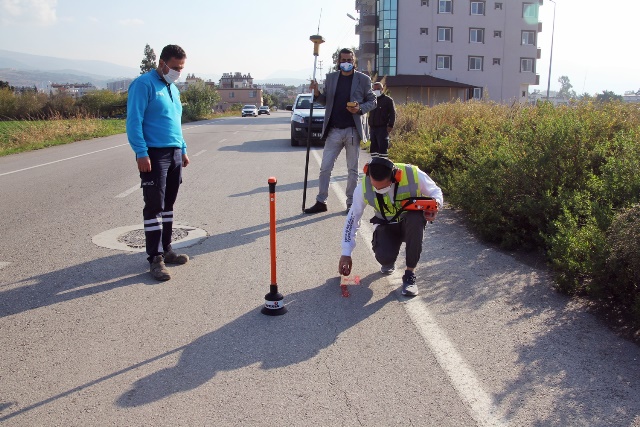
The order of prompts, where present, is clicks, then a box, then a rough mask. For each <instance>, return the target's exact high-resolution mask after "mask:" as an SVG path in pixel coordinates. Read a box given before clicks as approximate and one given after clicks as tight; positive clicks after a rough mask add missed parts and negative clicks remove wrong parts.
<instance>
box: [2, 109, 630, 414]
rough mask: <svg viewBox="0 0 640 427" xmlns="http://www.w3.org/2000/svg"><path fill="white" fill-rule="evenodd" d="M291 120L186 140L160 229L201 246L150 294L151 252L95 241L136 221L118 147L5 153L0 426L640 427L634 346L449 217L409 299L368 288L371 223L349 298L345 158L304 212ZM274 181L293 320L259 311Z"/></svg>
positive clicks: (282, 117) (381, 285)
mask: <svg viewBox="0 0 640 427" xmlns="http://www.w3.org/2000/svg"><path fill="white" fill-rule="evenodd" d="M289 115H290V113H288V112H277V113H273V114H272V115H271V116H260V117H258V118H240V117H237V118H228V119H220V120H214V121H207V122H198V123H192V124H188V125H186V126H184V134H185V138H186V140H187V142H188V144H189V154H190V158H191V160H192V164H191V165H190V166H189V167H188V168H187V169H186V170H185V173H184V182H183V186H182V187H181V190H180V194H179V196H178V202H177V204H176V206H175V210H174V212H175V217H176V221H178V222H179V223H181V224H183V225H184V226H188V227H194V228H197V229H201V230H204V231H205V232H206V237H205V238H204V239H202V240H199V241H198V242H197V243H195V244H192V245H191V246H188V247H186V248H185V249H183V251H184V252H186V253H187V254H189V256H190V257H191V261H190V262H189V263H188V264H187V265H184V266H178V267H172V274H173V278H172V280H171V281H169V282H164V283H157V282H155V281H154V280H153V279H152V278H151V277H150V276H149V274H148V272H147V269H148V264H147V262H146V258H145V255H144V254H143V253H141V252H134V251H128V250H118V249H110V248H108V247H103V246H99V245H97V244H95V243H94V238H95V237H96V236H98V235H100V234H101V233H105V232H109V230H114V229H118V228H121V227H127V226H140V225H141V222H142V218H141V217H142V214H141V210H142V194H141V191H140V189H139V188H137V187H138V186H139V178H138V177H137V172H136V165H135V159H134V155H133V153H132V151H131V149H130V148H129V146H128V143H127V140H126V137H125V135H117V136H112V137H108V138H101V139H96V140H91V141H82V142H78V143H74V144H69V145H65V146H59V147H53V148H49V149H45V150H39V151H35V152H30V153H24V154H19V155H13V156H8V157H3V158H0V200H2V202H1V204H0V215H1V216H2V219H3V224H2V231H1V232H0V424H3V425H7V426H35V425H38V426H89V425H91V426H102V425H117V426H149V425H170V426H178V425H181V426H194V425H207V426H235V425H241V426H254V425H255V426H267V425H290V426H311V425H322V426H390V425H400V426H409V425H414V426H474V425H478V426H506V425H511V426H635V425H640V388H639V387H640V386H639V384H640V382H639V381H638V376H639V375H640V374H639V372H640V369H638V368H639V362H638V358H639V357H640V351H639V349H638V347H637V346H636V345H634V344H632V343H630V342H628V341H625V340H624V339H621V338H619V337H617V336H616V335H615V334H613V333H612V332H611V331H609V330H608V329H607V328H606V327H605V326H604V325H602V324H600V323H599V322H598V320H597V319H596V318H595V317H593V316H591V315H590V314H587V313H586V312H585V310H584V308H583V307H581V306H580V305H579V304H578V303H576V302H573V301H571V300H569V299H567V298H564V297H563V296H561V295H558V294H557V293H555V292H554V291H553V289H552V282H551V280H550V278H549V276H548V274H547V273H546V271H545V270H544V268H543V266H536V265H529V264H524V263H522V262H521V261H519V260H518V259H517V258H515V257H513V256H511V255H510V254H505V253H502V252H499V251H496V250H495V249H493V248H491V247H488V246H486V245H483V244H482V243H479V242H478V241H477V240H476V239H475V238H474V236H473V235H472V234H470V233H469V232H468V231H467V230H466V229H465V228H464V226H463V225H462V221H461V220H460V218H459V214H458V213H456V212H455V211H452V210H449V209H445V210H444V211H442V212H441V214H440V215H439V217H438V219H437V221H436V222H435V223H434V224H432V225H430V226H428V228H427V230H426V232H425V246H424V251H423V256H422V261H421V263H420V264H419V266H418V269H417V275H418V287H419V289H420V294H419V296H417V297H416V298H413V299H409V298H405V297H403V296H401V295H400V293H399V290H398V287H399V285H400V283H401V279H400V277H401V275H402V272H401V271H398V272H396V273H395V274H394V275H392V276H390V277H386V276H381V275H380V274H379V273H378V269H379V266H378V265H377V263H376V262H375V259H374V258H373V255H372V252H371V250H370V245H369V241H370V238H371V227H370V226H369V224H368V223H367V222H366V221H363V222H364V224H363V227H362V230H361V232H360V233H359V238H358V239H359V240H358V246H357V248H356V251H355V253H354V274H355V275H358V276H360V278H361V283H360V284H359V285H352V286H350V287H349V296H348V297H345V296H343V294H342V292H341V289H340V286H339V283H340V278H339V276H338V275H337V273H336V270H337V262H338V258H339V255H340V245H339V241H340V234H341V231H342V224H343V221H344V218H345V216H344V213H343V212H344V209H345V197H344V188H345V179H346V168H345V164H344V156H342V157H341V158H340V159H339V160H338V162H337V164H336V168H335V169H334V177H333V179H334V182H333V183H332V185H331V194H330V198H329V212H327V213H325V214H319V215H314V216H304V215H302V214H301V207H302V194H303V185H304V184H303V182H304V165H305V156H306V149H305V148H304V147H291V146H290V144H289V140H288V137H289ZM321 154H322V150H321V148H319V147H313V148H312V150H311V154H310V163H309V181H308V183H309V189H308V191H307V206H310V205H311V204H313V202H314V200H315V195H316V194H317V176H318V168H319V166H318V165H319V159H320V157H321ZM367 158H368V155H367V154H366V153H365V152H362V155H361V164H363V162H364V161H365V160H366V159H367ZM270 176H275V177H277V179H278V185H277V187H276V211H277V230H278V231H277V282H278V287H279V290H280V292H281V293H282V294H283V295H284V297H285V303H286V304H287V308H288V312H287V313H286V314H284V315H282V316H274V317H271V316H265V315H264V314H262V313H261V308H262V307H263V305H264V296H265V294H266V293H267V292H268V291H269V285H270V255H269V254H270V252H269V195H268V185H267V180H268V178H269V177H270ZM445 200H446V195H445ZM366 218H368V216H366Z"/></svg>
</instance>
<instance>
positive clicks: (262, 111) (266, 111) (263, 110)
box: [258, 105, 271, 115]
mask: <svg viewBox="0 0 640 427" xmlns="http://www.w3.org/2000/svg"><path fill="white" fill-rule="evenodd" d="M260 114H268V115H271V110H270V109H269V106H268V105H263V106H262V107H260V108H258V115H260Z"/></svg>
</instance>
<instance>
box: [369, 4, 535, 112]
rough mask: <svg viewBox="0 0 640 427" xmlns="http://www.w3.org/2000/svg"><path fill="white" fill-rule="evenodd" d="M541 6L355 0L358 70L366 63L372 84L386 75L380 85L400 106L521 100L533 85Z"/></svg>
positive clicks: (525, 99) (523, 100)
mask: <svg viewBox="0 0 640 427" xmlns="http://www.w3.org/2000/svg"><path fill="white" fill-rule="evenodd" d="M541 4H542V0H502V1H493V0H491V1H472V0H356V10H358V12H359V14H360V18H359V21H358V24H357V25H356V34H358V35H359V36H360V44H359V49H358V52H357V53H358V62H359V64H360V69H361V70H363V69H367V67H368V66H370V67H371V71H372V74H377V75H378V76H379V79H380V78H382V77H383V76H387V87H389V89H390V90H391V92H392V96H393V97H394V99H396V98H399V101H400V102H402V101H403V100H404V99H403V98H406V100H407V101H418V102H422V103H424V104H428V105H432V104H434V103H438V102H443V101H447V100H448V98H449V99H451V98H458V99H463V100H466V99H470V98H484V99H490V100H493V101H496V102H503V103H511V102H514V101H517V102H521V103H524V102H527V99H528V93H529V87H530V86H532V85H537V84H539V75H538V74H537V73H536V62H537V59H539V58H540V49H538V47H537V41H538V33H539V32H540V31H541V30H542V24H541V23H540V22H539V21H538V10H539V7H540V5H541ZM394 86H395V88H396V90H395V91H394V90H393V89H394ZM405 95H406V96H405Z"/></svg>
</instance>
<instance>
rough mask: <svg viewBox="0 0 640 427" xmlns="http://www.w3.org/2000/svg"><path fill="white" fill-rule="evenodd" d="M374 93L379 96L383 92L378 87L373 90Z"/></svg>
mask: <svg viewBox="0 0 640 427" xmlns="http://www.w3.org/2000/svg"><path fill="white" fill-rule="evenodd" d="M373 94H374V95H375V96H376V97H378V96H380V95H382V92H381V91H379V90H378V89H376V90H374V91H373Z"/></svg>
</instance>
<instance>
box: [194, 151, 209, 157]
mask: <svg viewBox="0 0 640 427" xmlns="http://www.w3.org/2000/svg"><path fill="white" fill-rule="evenodd" d="M205 151H207V150H200V151H198V152H197V153H196V154H194V155H193V157H198V156H199V155H200V154H202V153H204V152H205Z"/></svg>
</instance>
